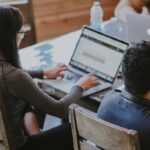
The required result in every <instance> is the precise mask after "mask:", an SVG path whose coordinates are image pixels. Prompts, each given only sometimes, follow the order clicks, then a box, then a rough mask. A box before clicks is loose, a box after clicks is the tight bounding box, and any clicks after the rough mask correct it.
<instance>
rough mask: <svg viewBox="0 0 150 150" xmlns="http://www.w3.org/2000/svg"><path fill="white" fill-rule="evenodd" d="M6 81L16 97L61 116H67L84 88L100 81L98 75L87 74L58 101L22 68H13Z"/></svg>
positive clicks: (46, 111)
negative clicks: (70, 107) (70, 106)
mask: <svg viewBox="0 0 150 150" xmlns="http://www.w3.org/2000/svg"><path fill="white" fill-rule="evenodd" d="M6 81H7V84H8V85H7V86H8V88H9V91H10V92H11V94H12V95H14V96H15V97H16V98H18V99H22V100H24V101H26V102H27V103H28V104H30V105H33V106H35V107H36V108H38V109H39V110H41V111H42V112H44V113H48V114H51V115H55V116H58V117H61V118H66V117H67V114H68V107H69V105H70V104H71V103H74V102H76V101H77V100H79V99H80V97H81V94H82V92H83V90H86V89H88V88H90V87H92V86H94V85H96V84H97V83H98V82H99V80H98V79H97V78H96V77H94V76H92V75H87V76H85V77H84V78H82V79H81V80H79V81H80V82H78V85H76V86H74V87H72V89H71V90H70V93H69V94H68V95H66V96H65V97H63V98H62V99H60V100H58V101H57V100H55V99H53V98H52V97H50V96H48V95H47V94H46V93H44V92H43V91H42V90H41V89H40V88H39V87H38V86H37V85H36V84H35V83H34V82H33V80H32V78H31V77H30V76H29V75H28V74H27V73H25V72H23V71H21V70H17V69H13V70H12V71H11V75H10V74H9V75H8V77H7V76H6Z"/></svg>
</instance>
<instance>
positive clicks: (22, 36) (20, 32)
mask: <svg viewBox="0 0 150 150" xmlns="http://www.w3.org/2000/svg"><path fill="white" fill-rule="evenodd" d="M25 33H26V32H25V31H24V30H23V29H21V30H20V31H19V32H18V34H19V37H20V39H21V40H22V39H23V38H24V36H25Z"/></svg>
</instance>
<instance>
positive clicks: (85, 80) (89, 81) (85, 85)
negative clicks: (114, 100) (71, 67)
mask: <svg viewBox="0 0 150 150" xmlns="http://www.w3.org/2000/svg"><path fill="white" fill-rule="evenodd" d="M99 82H100V81H99V79H98V78H97V77H95V76H94V75H91V74H88V75H85V76H83V77H82V78H80V79H79V81H78V82H77V85H78V86H80V87H81V88H82V89H83V90H88V89H89V88H91V87H93V86H96V85H97V84H98V83H99Z"/></svg>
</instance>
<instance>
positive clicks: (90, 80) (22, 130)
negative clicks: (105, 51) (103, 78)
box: [0, 6, 99, 150]
mask: <svg viewBox="0 0 150 150" xmlns="http://www.w3.org/2000/svg"><path fill="white" fill-rule="evenodd" d="M22 25H23V17H22V14H21V13H20V11H19V10H18V9H16V8H13V7H11V6H0V70H1V71H0V80H1V83H4V87H5V88H3V89H1V91H2V93H1V94H2V95H3V98H4V100H5V105H6V112H7V116H8V121H9V125H10V132H11V135H12V136H13V139H12V140H13V144H14V146H15V150H33V149H34V150H72V149H73V144H72V135H71V130H70V124H69V123H67V124H64V125H60V126H58V127H56V128H54V129H50V130H48V131H45V132H40V131H39V130H38V129H36V127H37V126H36V118H35V116H34V117H33V118H34V119H35V120H34V119H33V120H32V119H31V118H32V116H31V115H27V114H28V111H29V109H27V108H28V107H29V106H34V107H36V108H37V109H39V110H40V111H41V112H43V113H47V114H51V115H55V116H58V117H61V118H67V117H68V107H69V105H70V104H71V103H73V102H76V101H77V100H78V99H79V98H80V96H81V94H82V92H83V90H86V89H89V88H90V87H92V86H94V85H95V84H97V83H98V82H99V81H98V79H97V78H96V77H94V76H92V75H86V76H85V77H83V78H81V79H80V80H79V81H78V82H77V84H76V86H74V87H72V89H71V90H70V93H69V94H68V95H66V96H65V97H63V98H62V99H60V100H59V101H57V100H55V99H53V98H52V97H50V96H48V95H47V94H45V93H43V91H42V90H41V89H40V88H39V87H38V86H37V85H36V84H35V83H34V82H33V80H32V78H31V76H32V77H39V78H42V77H43V76H47V77H48V78H56V77H58V76H61V75H62V74H61V71H64V70H67V69H68V67H67V66H65V65H60V66H56V67H54V68H49V69H46V70H43V71H42V70H41V71H32V72H30V75H31V76H30V75H29V74H28V73H26V72H24V71H23V70H22V69H21V67H20V64H19V57H18V52H17V49H18V46H17V43H18V45H19V43H20V40H21V34H22V33H23V31H22ZM0 88H2V86H1V85H0ZM6 95H7V96H6ZM8 97H9V99H8ZM31 109H33V108H31ZM33 112H34V111H33ZM31 114H32V111H31ZM33 115H34V113H33ZM30 121H33V122H30ZM34 127H35V128H34ZM37 128H38V127H37ZM36 130H38V131H36ZM32 132H33V134H32ZM30 133H31V134H30Z"/></svg>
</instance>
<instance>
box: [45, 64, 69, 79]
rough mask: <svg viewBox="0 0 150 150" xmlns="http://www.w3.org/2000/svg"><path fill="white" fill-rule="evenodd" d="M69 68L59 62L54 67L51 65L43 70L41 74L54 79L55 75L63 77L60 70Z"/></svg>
mask: <svg viewBox="0 0 150 150" xmlns="http://www.w3.org/2000/svg"><path fill="white" fill-rule="evenodd" d="M66 70H69V68H68V66H66V65H65V64H60V65H58V66H55V67H51V68H48V69H45V70H43V75H44V76H45V77H47V78H48V79H56V78H57V77H63V74H62V71H66Z"/></svg>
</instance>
